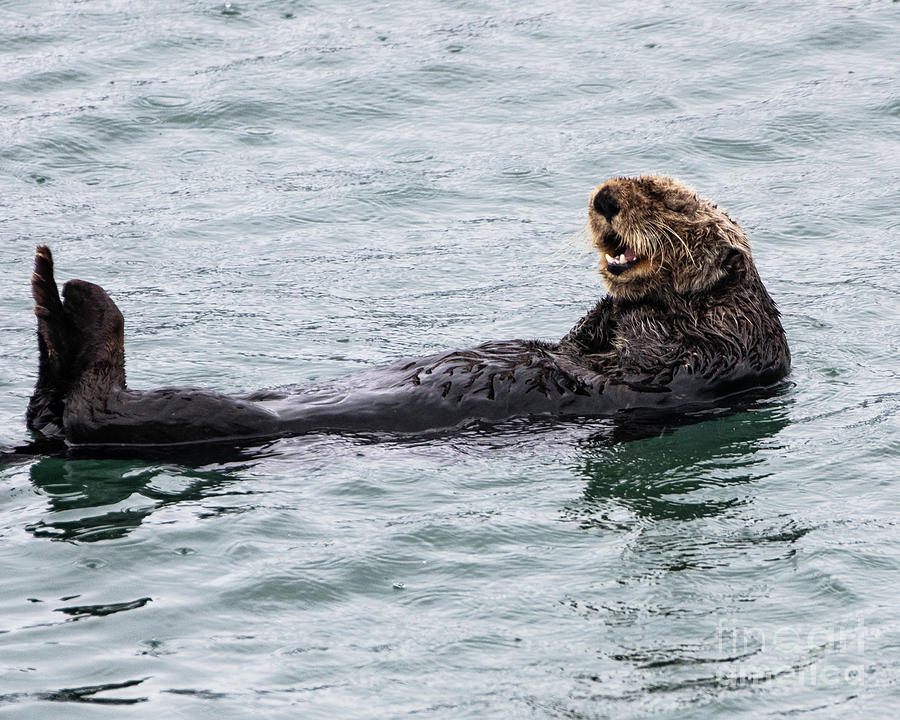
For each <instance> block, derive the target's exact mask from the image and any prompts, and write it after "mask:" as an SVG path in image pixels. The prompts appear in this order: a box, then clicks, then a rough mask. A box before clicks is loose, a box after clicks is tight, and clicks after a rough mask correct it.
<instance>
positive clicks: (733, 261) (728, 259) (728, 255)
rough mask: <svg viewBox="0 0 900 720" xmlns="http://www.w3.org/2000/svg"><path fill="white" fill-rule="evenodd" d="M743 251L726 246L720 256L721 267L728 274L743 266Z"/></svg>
mask: <svg viewBox="0 0 900 720" xmlns="http://www.w3.org/2000/svg"><path fill="white" fill-rule="evenodd" d="M743 259H744V253H742V252H741V251H740V250H738V249H737V248H728V249H727V250H726V251H725V257H724V258H722V269H723V270H724V271H725V272H726V273H727V274H729V275H731V274H732V273H734V272H735V271H736V270H737V269H738V268H740V267H742V266H743Z"/></svg>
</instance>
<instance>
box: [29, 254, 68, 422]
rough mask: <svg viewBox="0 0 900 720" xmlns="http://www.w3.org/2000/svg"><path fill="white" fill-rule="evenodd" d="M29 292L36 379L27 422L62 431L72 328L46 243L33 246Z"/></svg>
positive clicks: (51, 256)
mask: <svg viewBox="0 0 900 720" xmlns="http://www.w3.org/2000/svg"><path fill="white" fill-rule="evenodd" d="M31 295H32V297H33V298H34V314H35V316H36V317H37V336H38V353H39V356H38V379H37V384H36V385H35V388H34V393H33V394H32V396H31V399H30V400H29V403H28V411H27V413H26V416H25V417H26V424H27V426H28V428H29V429H31V430H35V431H37V432H40V433H42V434H44V435H57V434H59V433H60V432H61V431H62V414H63V407H64V402H65V396H66V393H67V392H68V390H69V385H70V382H69V378H68V371H67V366H68V359H69V356H70V354H71V345H72V343H71V334H72V333H71V328H70V327H69V325H68V322H67V318H66V314H65V312H64V310H63V305H62V301H61V300H60V297H59V290H58V289H57V287H56V281H55V280H54V278H53V255H52V253H51V252H50V248H49V247H47V246H46V245H38V246H37V248H36V249H35V256H34V272H33V273H32V275H31Z"/></svg>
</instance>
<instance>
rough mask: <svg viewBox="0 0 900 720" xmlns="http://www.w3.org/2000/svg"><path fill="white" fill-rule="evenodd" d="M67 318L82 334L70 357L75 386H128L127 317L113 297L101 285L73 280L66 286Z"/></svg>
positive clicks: (77, 332) (70, 324)
mask: <svg viewBox="0 0 900 720" xmlns="http://www.w3.org/2000/svg"><path fill="white" fill-rule="evenodd" d="M62 294H63V298H64V301H65V302H64V304H63V309H64V311H65V315H66V322H67V324H68V326H69V327H70V328H71V329H72V332H73V334H74V335H76V336H77V337H78V342H77V352H75V353H74V354H73V355H72V356H71V358H70V368H71V373H72V389H73V390H75V389H76V388H77V387H81V388H82V389H85V386H86V385H87V386H91V385H92V384H93V383H96V382H100V383H101V384H103V385H104V386H105V390H102V389H101V388H99V387H90V389H89V390H88V391H89V392H92V393H101V392H106V391H108V390H109V389H111V388H112V387H113V386H118V387H120V388H124V387H125V319H124V318H123V317H122V313H121V311H120V310H119V308H118V307H117V306H116V304H115V303H114V302H113V301H112V298H110V297H109V295H107V293H106V290H104V289H103V288H102V287H100V286H99V285H95V284H94V283H90V282H85V281H84V280H69V281H68V282H67V283H66V284H65V285H64V286H63V292H62Z"/></svg>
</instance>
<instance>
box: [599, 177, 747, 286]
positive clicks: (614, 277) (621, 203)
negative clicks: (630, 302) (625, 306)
mask: <svg viewBox="0 0 900 720" xmlns="http://www.w3.org/2000/svg"><path fill="white" fill-rule="evenodd" d="M588 223H589V226H590V229H591V234H592V235H593V242H594V246H595V247H596V248H597V250H598V251H599V252H600V256H601V260H600V274H601V275H603V279H604V281H605V282H606V285H607V287H608V288H609V292H610V294H611V295H613V296H615V297H621V298H627V299H639V298H641V297H645V296H647V295H649V294H650V293H656V294H657V295H662V296H665V295H666V294H667V293H671V292H672V291H673V290H674V291H675V292H677V293H680V294H687V293H691V292H699V291H702V290H705V289H707V288H709V287H711V286H712V285H714V284H715V283H716V282H718V281H719V280H720V279H721V278H722V277H724V275H725V274H726V273H727V271H728V266H729V264H730V263H731V260H732V258H733V257H734V253H735V251H737V252H740V253H743V254H745V255H746V256H747V257H748V258H749V257H750V245H749V243H748V241H747V237H746V236H745V235H744V232H743V231H742V230H741V228H740V227H739V226H738V224H737V223H735V222H734V221H733V220H732V219H731V218H729V217H728V215H726V214H725V212H723V211H722V210H720V209H718V208H717V207H716V206H715V205H714V204H713V203H711V202H709V201H708V200H704V199H703V198H701V197H699V196H698V195H697V194H696V193H695V192H694V191H693V190H691V189H690V188H689V187H687V186H685V185H682V184H681V183H679V182H678V181H677V180H673V179H672V178H668V177H661V176H651V175H647V176H642V177H636V178H621V177H620V178H613V179H611V180H607V181H606V182H605V183H603V184H602V185H600V186H599V187H598V188H597V189H596V190H595V191H594V193H593V194H592V195H591V202H590V206H589V209H588Z"/></svg>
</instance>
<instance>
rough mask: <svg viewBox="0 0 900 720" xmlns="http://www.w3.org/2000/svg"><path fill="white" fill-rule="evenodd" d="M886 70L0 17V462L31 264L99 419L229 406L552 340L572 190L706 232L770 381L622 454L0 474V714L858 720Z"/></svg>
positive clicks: (249, 460)
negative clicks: (115, 390) (633, 188)
mask: <svg viewBox="0 0 900 720" xmlns="http://www.w3.org/2000/svg"><path fill="white" fill-rule="evenodd" d="M726 5H727V7H726ZM898 38H900V3H896V2H888V1H887V0H883V1H872V2H862V1H855V2H854V1H851V2H845V3H840V4H839V3H826V2H812V3H809V2H806V3H799V2H768V3H727V4H726V3H714V2H699V3H662V2H656V1H651V2H645V1H644V0H640V1H638V0H632V1H630V2H623V3H606V4H604V3H596V2H594V3H578V2H574V1H570V0H561V1H557V2H554V3H545V4H544V5H543V7H540V6H530V7H527V8H526V7H525V6H524V5H523V6H519V5H518V4H512V3H500V2H475V1H467V0H443V1H439V0H425V1H423V2H419V3H415V4H412V3H396V4H387V3H384V4H377V3H364V2H363V3H360V2H354V3H344V4H341V3H336V2H327V1H325V2H315V1H313V2H290V1H289V0H277V1H276V0H269V1H261V2H250V1H249V0H248V1H246V2H240V3H232V4H229V5H225V4H222V3H217V2H213V1H209V2H197V1H193V2H185V1H181V2H171V3H165V2H160V1H158V0H143V1H142V2H124V1H121V2H120V1H113V0H105V1H104V0H89V1H86V2H73V1H70V2H62V1H53V0H46V1H44V0H38V1H36V2H24V1H22V0H14V1H9V0H4V1H2V2H0V205H2V211H0V238H2V240H0V264H2V268H3V280H2V283H0V337H2V342H0V358H2V359H0V384H2V393H0V446H4V447H8V446H11V445H15V444H19V443H22V442H24V441H25V440H26V439H27V431H26V430H25V427H24V420H23V413H24V408H25V406H26V403H27V398H28V395H29V393H30V390H31V388H32V386H33V383H34V380H35V374H36V358H37V350H36V341H35V338H34V318H33V315H32V312H31V300H30V296H29V291H28V279H29V276H30V272H31V264H32V253H33V248H34V245H35V243H38V242H41V243H49V244H50V245H51V246H52V248H53V250H54V253H55V254H56V258H57V268H58V278H60V279H63V280H64V279H66V278H69V277H80V278H83V279H88V280H93V281H96V282H99V283H101V284H102V285H103V286H104V287H105V288H107V290H108V291H109V292H110V294H111V295H112V297H113V298H114V299H115V300H116V302H117V303H118V304H119V306H120V307H121V309H122V311H123V312H124V315H125V318H126V333H127V362H128V371H129V381H130V384H131V385H132V386H134V387H153V386H159V385H165V384H184V385H200V386H206V387H211V388H216V389H218V390H222V391H226V392H228V391H239V390H246V389H253V388H257V387H263V386H275V385H279V384H286V383H297V382H306V381H310V380H315V379H321V378H325V377H331V376H336V375H341V374H345V373H348V372H353V371H355V370H359V369H363V368H368V367H371V366H373V365H376V364H378V363H382V362H387V361H391V360H393V359H396V358H398V357H403V356H415V355H421V354H425V353H428V352H432V351H436V350H440V349H444V348H451V347H464V346H467V345H471V344H475V343H478V342H481V341H484V340H488V339H502V338H510V337H540V338H546V339H557V338H559V337H560V336H561V335H563V334H564V333H565V332H566V331H567V330H568V329H569V328H570V327H571V326H572V325H573V324H574V322H575V321H576V320H577V319H578V318H579V317H580V316H581V315H582V314H583V312H584V311H585V310H586V309H587V308H588V307H590V306H591V305H592V303H593V302H594V301H595V300H596V299H597V298H598V297H599V296H600V295H601V294H602V293H603V289H602V285H601V283H600V279H599V277H598V276H597V274H596V260H595V259H594V258H593V257H592V256H591V254H590V253H589V252H586V251H585V249H584V243H583V226H584V220H585V216H586V206H587V199H588V196H589V194H590V191H591V189H592V188H593V187H594V186H596V185H597V184H598V183H600V182H601V181H603V180H604V179H605V178H607V177H609V176H612V175H624V174H638V173H648V172H663V173H668V174H672V175H676V176H678V177H680V178H681V179H683V180H685V181H686V182H689V183H690V184H692V185H693V186H695V187H696V188H697V189H698V191H699V192H701V194H704V195H706V196H708V197H711V198H713V199H714V200H715V201H717V202H719V203H720V204H722V205H724V206H726V207H727V208H728V210H729V212H730V214H731V215H732V216H734V217H735V218H736V219H737V220H739V221H740V222H741V223H742V224H743V226H744V227H745V229H746V230H747V232H748V235H749V236H750V238H751V240H752V242H753V248H754V254H755V258H756V261H757V264H758V266H759V269H760V273H761V275H762V276H763V279H764V281H765V282H766V284H767V286H768V288H769V290H770V292H771V294H772V295H773V297H774V298H775V300H776V302H778V304H779V306H780V308H781V309H782V312H783V319H784V324H785V327H786V330H787V334H788V338H789V341H790V344H791V348H792V351H793V355H794V371H793V374H792V376H791V378H790V382H789V383H788V385H787V387H786V388H785V389H784V390H783V392H781V393H780V394H778V395H776V396H774V397H772V398H769V399H767V400H764V401H760V402H758V403H755V404H753V405H751V406H749V407H747V408H744V409H742V410H739V411H738V412H734V413H731V414H723V415H720V416H715V417H710V418H709V419H707V420H705V421H703V422H700V423H695V424H692V425H687V426H683V427H677V428H672V429H671V430H670V431H668V432H663V433H657V434H655V435H654V436H651V437H645V438H643V439H633V440H631V441H622V442H615V441H613V440H614V438H613V439H611V437H610V433H609V432H605V430H608V428H605V427H604V426H603V424H602V423H595V424H594V425H569V426H565V425H564V426H553V425H550V426H541V427H538V426H532V427H528V426H524V427H518V428H511V429H508V430H506V431H504V432H500V433H494V434H478V433H474V432H472V433H463V434H459V435H455V436H450V437H442V438H436V439H431V440H422V441H420V442H396V441H383V442H370V441H365V440H362V439H354V438H348V437H340V436H310V437H305V438H294V439H288V440H283V441H279V442H276V443H273V444H271V445H269V446H267V447H265V448H263V449H262V450H261V452H260V453H259V454H257V455H255V456H246V457H237V458H236V457H230V458H229V457H213V458H207V459H206V460H205V461H204V463H203V464H200V465H197V464H196V463H187V464H179V462H177V461H169V460H165V459H164V460H121V459H120V460H89V459H61V458H51V457H43V458H40V457H38V458H33V459H23V460H20V461H18V462H15V463H11V464H5V465H3V466H2V467H0V573H2V582H0V714H5V715H6V716H9V717H17V718H19V717H21V718H28V719H29V720H30V719H32V718H59V717H65V718H81V717H90V718H94V717H110V718H118V717H123V716H127V717H141V718H143V717H146V718H160V717H163V718H181V717H183V718H197V717H216V718H247V717H266V718H296V717H303V718H386V717H398V718H399V717H412V716H419V717H434V718H508V717H534V718H603V717H611V718H628V717H646V716H655V717H665V718H697V717H703V718H712V717H728V718H732V717H748V718H757V717H786V716H790V717H795V716H799V717H804V718H806V717H810V718H831V717H836V716H841V717H859V718H871V717H879V716H885V715H893V712H894V709H895V708H896V706H897V703H898V690H897V688H898V683H900V606H898V601H897V587H898V583H900V549H898V547H900V530H898V526H897V519H898V510H900V500H898V493H897V491H896V488H894V487H893V482H894V481H895V480H896V478H897V474H898V467H900V463H898V456H900V443H898V440H897V438H898V431H900V423H898V410H900V386H898V372H900V361H898V359H897V356H898V349H900V348H898V344H900V341H898V338H900V328H898V316H900V282H898V280H897V274H896V265H897V262H898V259H900V258H898V252H897V242H896V240H897V236H898V232H900V211H898V201H897V198H898V190H900V42H898Z"/></svg>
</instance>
